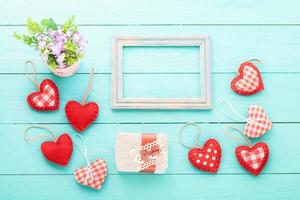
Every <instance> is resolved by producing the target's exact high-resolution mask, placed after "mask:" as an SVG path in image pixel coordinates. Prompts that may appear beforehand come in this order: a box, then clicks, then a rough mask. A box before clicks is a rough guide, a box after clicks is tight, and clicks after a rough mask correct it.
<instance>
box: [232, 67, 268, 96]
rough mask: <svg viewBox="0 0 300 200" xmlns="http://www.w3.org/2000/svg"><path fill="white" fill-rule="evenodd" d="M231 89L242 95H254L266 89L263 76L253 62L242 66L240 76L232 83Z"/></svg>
mask: <svg viewBox="0 0 300 200" xmlns="http://www.w3.org/2000/svg"><path fill="white" fill-rule="evenodd" d="M231 88H232V90H233V91H235V92H236V93H238V94H241V95H252V94H255V93H257V92H260V91H261V90H263V89H264V84H263V82H262V78H261V74H260V71H259V70H258V68H257V67H256V66H255V65H254V64H252V63H251V62H244V63H242V64H241V65H240V68H239V71H238V76H237V77H236V78H234V79H233V80H232V81H231Z"/></svg>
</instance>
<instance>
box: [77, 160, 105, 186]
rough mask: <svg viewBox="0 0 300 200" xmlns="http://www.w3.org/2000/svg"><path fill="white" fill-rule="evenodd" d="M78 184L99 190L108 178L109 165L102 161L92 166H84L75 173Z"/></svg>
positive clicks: (97, 161)
mask: <svg viewBox="0 0 300 200" xmlns="http://www.w3.org/2000/svg"><path fill="white" fill-rule="evenodd" d="M74 176H75V179H76V181H77V182H78V183H80V184H82V185H85V186H88V187H91V188H94V189H96V190H99V189H100V188H101V186H102V184H103V182H104V181H105V178H106V176H107V165H106V162H105V161H104V160H102V159H97V160H95V161H94V162H93V163H92V165H91V166H84V167H81V168H79V169H77V170H76V171H75V172H74Z"/></svg>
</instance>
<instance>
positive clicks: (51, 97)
mask: <svg viewBox="0 0 300 200" xmlns="http://www.w3.org/2000/svg"><path fill="white" fill-rule="evenodd" d="M27 102H28V104H29V105H30V106H31V107H32V108H33V109H35V110H39V111H50V110H57V109H58V107H59V94H58V89H57V86H56V85H55V83H54V82H53V81H51V80H49V79H46V80H43V81H42V83H41V85H40V91H39V92H34V93H31V94H30V95H29V96H28V97H27Z"/></svg>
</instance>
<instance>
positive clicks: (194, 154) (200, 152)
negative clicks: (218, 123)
mask: <svg viewBox="0 0 300 200" xmlns="http://www.w3.org/2000/svg"><path fill="white" fill-rule="evenodd" d="M221 155H222V152H221V147H220V145H219V143H218V141H217V140H215V139H209V140H207V141H206V142H205V144H204V146H203V147H202V148H192V149H191V150H190V151H189V155H188V157H189V160H190V162H191V164H192V165H193V166H194V167H196V168H198V169H200V170H203V171H208V172H211V173H217V171H218V169H219V166H220V161H221Z"/></svg>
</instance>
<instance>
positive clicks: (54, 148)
mask: <svg viewBox="0 0 300 200" xmlns="http://www.w3.org/2000/svg"><path fill="white" fill-rule="evenodd" d="M41 151H42V153H43V154H44V156H45V157H46V158H47V160H49V161H51V162H53V163H55V164H58V165H61V166H63V167H65V166H67V164H68V162H69V161H70V158H71V155H72V152H73V142H72V140H71V138H70V136H69V135H68V134H66V133H64V134H62V135H61V136H59V137H58V139H57V140H56V141H55V142H52V141H47V142H43V143H42V145H41Z"/></svg>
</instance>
